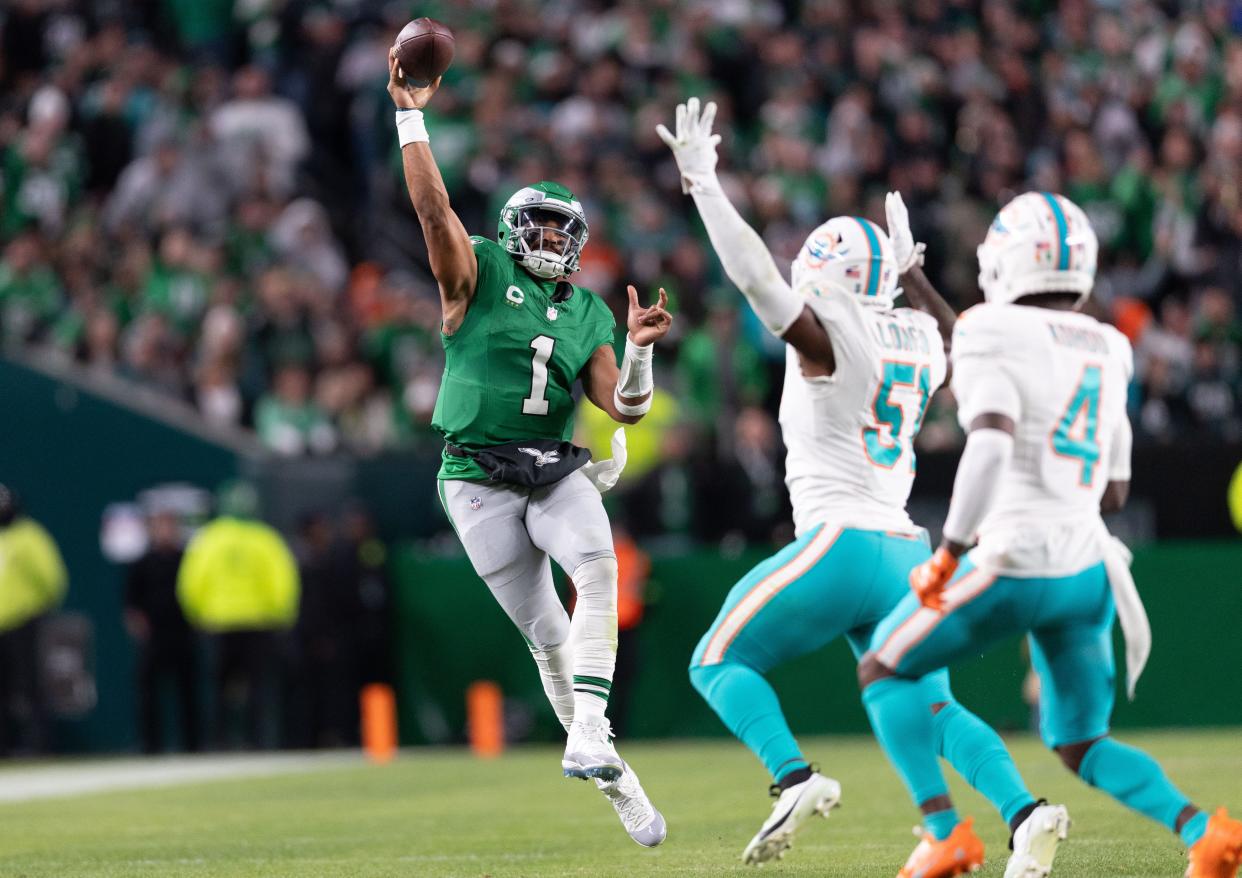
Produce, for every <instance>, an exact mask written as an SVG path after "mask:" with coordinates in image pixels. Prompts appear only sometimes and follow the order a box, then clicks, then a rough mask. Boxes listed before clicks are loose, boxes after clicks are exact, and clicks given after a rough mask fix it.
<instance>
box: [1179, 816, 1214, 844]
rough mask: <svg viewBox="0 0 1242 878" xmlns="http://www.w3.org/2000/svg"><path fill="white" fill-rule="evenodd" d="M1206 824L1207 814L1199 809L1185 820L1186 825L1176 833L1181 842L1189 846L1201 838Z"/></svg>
mask: <svg viewBox="0 0 1242 878" xmlns="http://www.w3.org/2000/svg"><path fill="white" fill-rule="evenodd" d="M1207 824H1208V816H1207V812H1206V811H1200V812H1199V813H1198V814H1196V815H1195V816H1194V817H1191V818H1190V819H1189V820H1187V821H1186V825H1185V826H1183V827H1182V829H1181V831H1180V832H1178V833H1177V834H1178V835H1179V836H1180V837H1181V839H1182V844H1184V845H1186V847H1190V846H1192V845H1193V844H1194V843H1195V842H1197V841H1198V840H1199V839H1201V838H1203V833H1205V832H1207Z"/></svg>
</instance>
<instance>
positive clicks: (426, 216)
mask: <svg viewBox="0 0 1242 878" xmlns="http://www.w3.org/2000/svg"><path fill="white" fill-rule="evenodd" d="M439 87H440V80H438V79H437V80H436V81H435V82H433V83H431V85H428V86H426V87H425V88H415V87H414V86H412V85H410V84H409V83H408V82H407V81H406V79H405V75H404V74H403V73H402V71H401V68H400V67H399V66H398V64H397V56H396V51H395V50H394V51H392V52H390V53H389V55H388V94H390V95H391V96H392V100H393V103H394V104H396V105H397V132H398V134H399V135H400V137H401V164H402V167H403V169H404V170H405V185H406V188H407V189H408V190H409V192H410V202H411V203H412V204H413V205H414V212H415V213H417V214H418V221H419V223H420V224H421V225H422V227H423V236H424V237H425V238H426V239H427V255H428V258H429V259H430V260H431V273H432V274H434V275H435V278H436V283H437V284H438V285H439V287H440V309H441V314H442V316H441V319H442V321H443V323H442V326H443V330H444V334H445V335H452V334H453V333H454V332H456V331H457V328H458V327H459V326H461V322H462V320H463V319H464V318H465V316H466V310H467V309H468V308H469V307H470V301H471V299H473V298H474V288H475V282H476V281H477V280H478V274H479V264H478V262H477V261H476V259H475V255H474V248H473V247H471V246H470V235H469V234H467V232H466V228H465V226H463V225H462V224H461V220H460V219H458V217H457V214H456V213H454V212H453V208H452V207H451V206H450V205H449V197H448V191H447V190H446V189H445V188H444V180H443V178H441V176H440V169H439V167H437V166H436V160H435V156H433V155H432V154H431V144H430V143H429V142H428V138H427V128H426V125H424V123H423V107H425V106H427V102H428V101H430V100H431V96H432V95H433V94H435V92H436V89H437V88H439Z"/></svg>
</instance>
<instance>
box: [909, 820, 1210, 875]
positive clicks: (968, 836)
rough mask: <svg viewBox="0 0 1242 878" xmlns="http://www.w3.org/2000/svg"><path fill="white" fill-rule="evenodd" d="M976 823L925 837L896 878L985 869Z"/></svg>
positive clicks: (968, 822) (958, 826)
mask: <svg viewBox="0 0 1242 878" xmlns="http://www.w3.org/2000/svg"><path fill="white" fill-rule="evenodd" d="M974 822H975V821H974V818H973V817H967V818H966V819H965V820H963V821H962V822H961V823H959V824H957V826H954V827H953V831H952V832H951V833H949V837H948V838H946V839H945V840H944V841H937V840H936V838H935V837H934V836H933V835H932V834H931V833H927V834H925V835H924V836H923V840H922V841H920V842H919V846H918V847H916V848H915V849H914V853H912V854H910V859H908V860H906V864H905V865H904V866H902V867H901V871H900V872H898V873H897V878H949V876H952V875H965V874H967V873H969V872H977V871H979V870H980V869H981V868H983V842H982V841H980V840H979V836H977V835H975V829H974ZM1231 878H1232V876H1231Z"/></svg>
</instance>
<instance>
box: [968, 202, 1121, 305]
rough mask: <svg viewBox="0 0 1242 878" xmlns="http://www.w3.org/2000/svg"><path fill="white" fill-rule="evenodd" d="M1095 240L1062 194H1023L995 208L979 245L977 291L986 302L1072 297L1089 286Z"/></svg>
mask: <svg viewBox="0 0 1242 878" xmlns="http://www.w3.org/2000/svg"><path fill="white" fill-rule="evenodd" d="M1099 249H1100V242H1099V239H1097V238H1096V236H1095V230H1094V229H1092V228H1091V221H1090V220H1089V219H1087V215H1086V213H1084V212H1083V210H1082V208H1081V207H1079V206H1078V205H1077V204H1075V203H1074V202H1072V201H1070V200H1069V199H1068V198H1066V197H1065V196H1064V195H1057V194H1054V193H1052V192H1026V193H1024V194H1022V195H1019V196H1018V197H1017V198H1015V199H1014V200H1013V201H1011V202H1009V203H1008V204H1006V205H1005V206H1004V207H1003V208H1001V211H1000V213H998V214H997V215H996V219H994V220H993V221H992V225H991V227H990V228H989V229H988V234H987V237H986V238H984V239H983V243H982V244H980V245H979V249H978V251H977V253H978V256H979V288H980V289H981V290H983V297H984V299H986V300H987V301H989V302H1001V303H1007V302H1013V301H1015V300H1017V299H1020V298H1022V297H1023V296H1029V295H1032V294H1036V293H1077V294H1078V302H1079V304H1080V305H1081V304H1082V303H1083V302H1085V301H1086V299H1087V297H1088V296H1089V295H1091V288H1092V286H1094V284H1095V268H1096V258H1097V256H1098V255H1099Z"/></svg>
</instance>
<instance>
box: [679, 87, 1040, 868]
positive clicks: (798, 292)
mask: <svg viewBox="0 0 1242 878" xmlns="http://www.w3.org/2000/svg"><path fill="white" fill-rule="evenodd" d="M714 116H715V105H714V104H712V103H709V104H707V106H706V107H705V108H704V109H703V112H702V114H701V115H700V107H699V101H698V100H697V99H695V98H691V99H690V100H689V101H688V102H687V103H686V104H683V105H681V106H679V107H678V108H677V124H676V128H677V133H676V135H674V134H671V133H670V132H669V131H668V130H667V129H666V128H665V127H664V126H662V125H661V126H660V127H659V129H658V130H659V133H660V136H661V137H662V138H663V139H664V141H665V142H666V143H667V144H668V145H669V147H670V148H671V149H672V150H673V154H674V156H675V157H676V159H677V164H678V167H679V168H680V170H681V175H682V180H683V188H685V190H686V191H687V192H689V193H690V194H691V195H692V196H693V198H694V203H695V205H696V206H697V207H698V210H699V214H700V215H701V216H702V218H703V222H704V224H705V225H706V227H707V231H708V234H709V235H710V237H711V241H712V245H713V246H714V248H715V250H716V252H717V254H718V255H719V257H720V260H721V262H722V263H723V264H724V268H725V271H726V272H727V274H728V275H729V277H730V279H732V280H733V282H734V283H735V284H737V286H738V288H739V289H740V290H741V291H742V293H743V294H744V295H745V296H746V298H747V299H748V300H749V301H750V303H751V305H752V307H753V308H754V310H755V313H756V314H758V316H759V318H760V319H761V320H762V321H763V323H764V324H765V326H767V328H768V329H769V330H770V331H771V332H773V333H774V334H775V335H777V336H778V337H780V338H782V339H784V341H785V342H786V343H787V344H788V348H787V350H788V360H787V363H786V367H785V385H784V391H783V396H782V400H781V412H780V422H781V427H782V430H783V433H784V439H785V444H786V446H787V448H788V463H787V482H788V486H789V492H790V495H791V498H792V501H793V509H794V522H795V528H796V540H795V541H794V542H793V543H791V544H790V545H789V546H787V547H785V548H784V549H783V550H781V551H780V552H778V553H777V554H776V555H774V556H773V557H771V558H770V559H768V560H767V561H764V562H763V563H761V564H760V565H759V566H757V567H756V568H755V569H754V570H752V571H751V572H750V573H748V574H747V575H746V576H745V577H744V578H743V579H742V580H741V581H740V582H738V583H737V585H735V586H734V588H733V590H732V591H731V592H730V593H729V595H728V597H727V598H726V600H725V603H724V606H723V607H722V608H721V610H720V613H719V615H718V616H717V618H716V620H715V622H714V623H713V624H712V626H711V628H710V629H709V630H708V631H707V633H706V634H705V635H704V636H703V638H702V640H701V641H700V643H699V645H698V648H697V649H696V650H695V652H694V656H693V658H692V660H691V665H690V678H691V680H692V682H693V684H694V686H695V688H696V689H698V691H699V692H700V693H701V694H702V695H703V697H704V698H705V699H706V700H707V702H708V703H709V704H710V705H711V706H712V708H713V709H714V710H715V711H716V713H717V714H718V715H719V716H720V718H721V720H723V722H724V723H725V725H726V726H728V727H729V729H730V730H731V731H732V732H733V733H734V734H735V735H736V736H737V737H738V738H739V739H741V740H742V742H743V743H745V744H746V746H748V747H749V748H750V749H751V750H752V751H753V752H754V753H755V755H756V756H758V757H759V759H760V760H761V761H762V762H763V764H764V766H765V767H766V768H767V769H768V771H769V772H770V773H771V775H772V779H773V781H774V783H773V787H772V792H773V795H775V796H776V797H777V801H776V803H775V805H774V806H773V808H772V813H771V816H770V817H769V818H768V820H767V821H766V822H765V823H764V824H763V826H762V828H761V829H760V830H759V832H758V834H756V835H755V837H754V838H753V839H752V840H751V842H750V844H749V845H747V847H746V849H745V851H744V852H743V859H745V860H746V861H747V862H750V863H763V862H765V861H768V860H771V859H775V858H777V857H779V856H782V855H783V854H784V852H785V850H786V849H787V848H788V847H789V846H790V844H791V843H792V840H793V836H794V833H795V832H796V831H797V830H798V828H799V827H800V826H801V825H802V824H803V823H804V822H805V821H806V820H807V819H808V818H810V817H811V816H812V815H814V814H824V815H827V813H828V812H829V811H830V810H831V809H832V807H834V806H835V805H836V804H837V803H838V801H839V799H840V796H841V788H840V785H839V784H838V783H837V782H836V781H835V780H832V779H831V778H829V777H825V776H823V775H821V774H819V773H818V772H817V771H816V770H815V768H814V767H813V766H812V765H811V764H810V763H809V762H808V761H807V759H806V758H805V757H804V756H803V754H802V752H801V750H800V749H799V748H798V744H797V742H796V741H795V740H794V737H793V735H792V733H791V732H790V730H789V726H788V724H787V723H786V721H785V718H784V716H783V714H782V712H781V708H780V704H779V703H778V701H777V697H776V693H775V692H774V691H773V689H772V687H771V685H770V684H769V683H768V682H767V680H766V679H764V674H765V673H767V672H768V671H769V670H770V669H772V668H773V667H775V666H776V665H778V664H780V663H782V662H784V661H787V660H789V659H792V658H794V657H796V656H799V655H804V654H806V653H809V652H812V651H815V650H818V649H820V648H821V647H823V646H824V645H826V644H828V643H830V642H831V641H833V640H835V639H836V638H838V637H840V636H842V635H844V636H845V637H846V639H847V640H848V641H849V644H850V647H851V648H852V649H853V650H854V654H855V655H856V656H858V655H860V654H861V653H862V651H863V650H864V649H865V648H866V646H867V644H868V643H869V642H870V637H871V633H872V631H873V629H874V627H875V625H876V624H877V623H878V622H879V620H880V619H881V618H883V617H884V616H885V615H887V613H888V612H889V611H890V610H891V609H892V608H893V607H894V606H896V605H897V603H899V602H900V601H901V599H902V598H903V597H904V596H905V595H906V594H908V593H909V587H908V585H907V576H908V574H909V571H910V569H911V568H912V567H913V566H914V565H916V564H918V563H920V562H922V561H925V560H926V559H927V558H928V557H930V554H931V549H930V546H929V545H928V542H927V536H926V532H925V531H924V530H923V529H922V528H920V527H918V526H917V525H915V524H914V523H913V522H912V521H911V520H910V517H909V515H908V514H907V513H906V508H905V506H906V499H907V497H908V495H909V493H910V485H911V482H912V481H913V479H914V468H915V461H914V449H913V446H912V444H911V443H912V440H913V438H914V435H915V434H916V433H917V432H918V428H919V424H920V422H921V421H922V418H923V414H924V411H925V409H926V406H927V401H928V398H929V397H930V396H931V394H932V393H933V392H934V391H935V389H936V388H937V387H939V386H940V385H941V383H942V382H943V381H944V378H945V369H946V361H945V349H944V342H945V339H944V336H945V335H947V333H948V332H949V331H950V329H951V327H952V324H953V320H954V315H953V312H952V310H951V309H949V308H948V306H947V305H945V304H944V302H943V300H941V299H940V298H939V297H938V296H937V295H936V294H935V292H934V290H932V289H931V286H930V284H928V283H927V281H926V278H924V277H923V274H922V271H921V269H920V268H919V267H918V266H919V264H920V263H921V261H922V259H921V254H922V245H921V244H919V245H916V244H915V242H914V239H913V236H912V235H911V233H910V228H909V220H908V218H907V215H906V210H905V206H904V204H903V203H902V201H901V197H900V196H899V195H897V194H895V193H894V194H891V195H890V196H889V201H888V205H887V206H888V224H889V233H890V234H892V236H893V237H892V240H890V238H889V235H888V234H885V232H884V230H883V229H881V228H879V227H878V226H877V225H875V224H874V223H872V222H870V221H869V220H866V219H862V218H858V217H836V218H834V219H831V220H829V221H828V222H826V223H824V224H823V225H822V226H820V227H819V228H817V229H816V230H815V231H813V232H812V233H811V235H810V236H809V237H808V238H807V239H806V243H805V244H804V245H803V247H802V250H801V252H800V253H799V254H798V258H797V260H796V261H795V262H794V264H793V269H792V280H793V286H792V288H791V286H790V285H789V284H788V283H786V282H785V280H784V278H782V277H781V274H780V271H779V270H778V269H777V267H776V264H775V263H774V262H773V260H772V257H771V255H770V254H769V253H768V251H767V249H766V247H765V246H764V244H763V241H762V240H761V239H760V237H759V236H758V235H757V234H756V233H755V232H754V230H752V229H751V228H750V227H749V226H748V225H747V224H746V222H745V221H744V220H743V219H742V217H741V216H740V215H739V214H738V212H737V210H736V209H735V208H734V207H733V205H732V204H730V203H729V200H728V198H727V197H726V196H725V194H724V192H723V190H722V189H721V186H720V183H719V181H718V180H717V178H716V172H715V167H716V143H717V142H718V141H719V139H720V138H719V137H718V136H716V135H713V134H712V133H711V126H712V120H713V118H714ZM899 276H900V277H901V279H902V280H903V281H905V282H906V283H907V285H908V286H909V287H910V288H909V289H908V291H907V292H908V294H912V295H913V296H914V297H916V298H917V299H918V301H919V303H920V305H921V306H924V307H926V308H928V309H929V310H932V311H933V312H935V313H936V314H937V315H938V317H932V316H929V315H928V314H925V313H921V312H918V311H914V310H910V309H908V308H895V307H894V306H893V300H894V298H895V297H896V296H897V294H898V292H899V291H898V289H897V283H898V277H899ZM909 697H910V701H911V705H912V709H915V710H918V711H920V712H921V713H922V714H924V715H925V716H926V717H927V720H928V722H930V723H931V724H932V731H931V733H930V734H929V736H928V742H929V743H930V744H931V746H932V747H933V750H934V751H935V752H939V753H940V754H941V755H943V756H944V757H945V758H947V759H948V760H949V761H950V762H951V763H952V764H953V765H954V767H955V768H956V769H957V770H958V771H959V772H960V773H961V774H962V775H963V777H965V778H966V779H967V780H968V781H969V782H970V783H971V784H973V785H974V786H975V787H976V788H977V789H978V790H979V791H980V792H982V793H983V794H984V795H985V796H986V797H987V798H988V799H989V800H990V801H992V802H993V804H995V805H996V807H997V809H998V810H1000V811H1001V813H1002V815H1003V816H1004V817H1005V819H1006V820H1015V821H1016V820H1018V819H1019V818H1020V817H1021V816H1022V815H1023V814H1024V813H1025V812H1028V811H1029V810H1031V809H1033V808H1034V807H1035V800H1034V799H1033V798H1032V796H1031V795H1030V793H1029V792H1027V790H1026V788H1025V787H1024V786H1023V784H1022V782H1021V780H1020V779H1019V776H1018V773H1017V770H1016V769H1015V768H1014V766H1013V763H1012V761H1011V759H1010V757H1009V754H1008V753H1007V752H1006V750H1005V748H1004V746H1003V745H1002V743H1001V741H1000V739H999V738H998V737H997V736H996V733H995V732H993V731H992V730H991V729H990V728H989V727H988V726H987V725H986V724H985V723H983V722H982V721H981V720H979V719H978V718H977V717H975V716H974V715H973V714H971V713H969V712H968V711H967V710H965V709H964V708H963V707H961V706H960V705H959V704H957V702H956V701H955V700H954V699H953V695H952V693H951V692H950V691H949V680H948V675H947V673H945V672H938V673H935V674H932V675H929V676H928V677H927V678H926V679H924V680H921V681H919V682H918V683H917V684H916V685H915V687H914V688H913V689H912V690H911V691H910V693H909Z"/></svg>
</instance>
